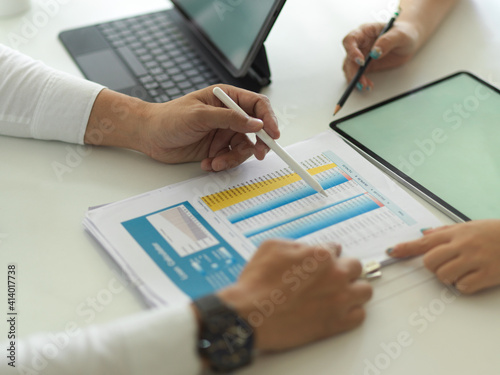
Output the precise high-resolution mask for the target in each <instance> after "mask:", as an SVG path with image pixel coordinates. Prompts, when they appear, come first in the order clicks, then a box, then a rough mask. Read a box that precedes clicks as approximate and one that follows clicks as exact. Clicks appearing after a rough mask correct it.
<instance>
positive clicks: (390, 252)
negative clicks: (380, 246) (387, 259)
mask: <svg viewBox="0 0 500 375" xmlns="http://www.w3.org/2000/svg"><path fill="white" fill-rule="evenodd" d="M393 251H394V248H393V247H390V248H388V249H387V250H386V251H385V252H386V254H387V255H391V254H392V252H393Z"/></svg>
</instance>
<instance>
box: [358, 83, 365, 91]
mask: <svg viewBox="0 0 500 375" xmlns="http://www.w3.org/2000/svg"><path fill="white" fill-rule="evenodd" d="M356 88H357V89H358V90H359V91H363V84H362V83H361V82H358V83H356Z"/></svg>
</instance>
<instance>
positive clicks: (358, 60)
mask: <svg viewBox="0 0 500 375" xmlns="http://www.w3.org/2000/svg"><path fill="white" fill-rule="evenodd" d="M354 61H356V64H358V65H359V66H363V65H365V60H364V59H360V58H359V57H357V58H356V60H354Z"/></svg>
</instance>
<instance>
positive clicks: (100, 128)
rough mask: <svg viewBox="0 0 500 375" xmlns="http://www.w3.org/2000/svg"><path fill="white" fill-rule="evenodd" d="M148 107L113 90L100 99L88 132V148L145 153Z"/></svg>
mask: <svg viewBox="0 0 500 375" xmlns="http://www.w3.org/2000/svg"><path fill="white" fill-rule="evenodd" d="M148 105H149V104H148V103H146V102H144V101H142V100H140V99H137V98H133V97H130V96H127V95H124V94H120V93H118V92H115V91H111V90H107V89H105V90H103V91H101V93H100V94H99V95H98V96H97V98H96V101H95V102H94V106H93V107H92V112H91V113H90V117H89V121H88V124H87V129H86V131H85V136H84V142H85V144H89V145H94V146H113V147H122V148H129V149H133V150H136V151H141V152H144V147H143V144H144V142H143V134H144V130H145V128H146V126H147V123H148V113H147V110H146V109H147V107H148Z"/></svg>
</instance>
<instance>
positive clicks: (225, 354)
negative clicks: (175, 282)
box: [194, 294, 254, 372]
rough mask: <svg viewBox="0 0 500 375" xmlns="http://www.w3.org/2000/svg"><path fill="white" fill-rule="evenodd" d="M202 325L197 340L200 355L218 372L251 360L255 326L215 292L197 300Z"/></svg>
mask: <svg viewBox="0 0 500 375" xmlns="http://www.w3.org/2000/svg"><path fill="white" fill-rule="evenodd" d="M194 304H195V306H196V307H197V308H198V310H199V312H200V315H201V320H202V325H201V329H200V337H199V341H198V351H199V353H200V355H201V356H202V357H203V358H205V359H206V360H207V361H208V362H209V363H210V368H211V369H212V370H213V371H216V372H230V371H233V370H236V369H238V368H241V367H243V366H246V365H248V364H250V363H251V361H252V352H253V344H254V334H253V329H252V327H251V326H250V325H249V324H248V323H247V322H246V321H245V319H243V318H242V317H240V316H239V315H238V313H237V312H236V311H235V310H234V309H232V308H231V307H229V306H227V305H226V304H225V303H224V302H222V301H221V300H220V298H219V297H217V296H216V295H213V294H212V295H208V296H206V297H202V298H199V299H197V300H195V301H194Z"/></svg>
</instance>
